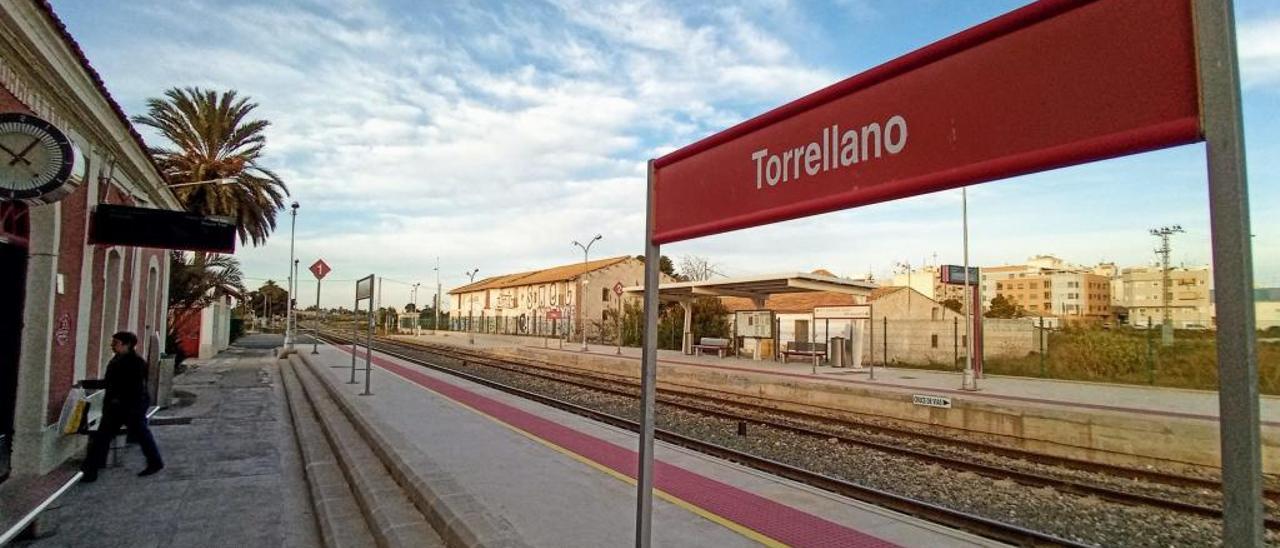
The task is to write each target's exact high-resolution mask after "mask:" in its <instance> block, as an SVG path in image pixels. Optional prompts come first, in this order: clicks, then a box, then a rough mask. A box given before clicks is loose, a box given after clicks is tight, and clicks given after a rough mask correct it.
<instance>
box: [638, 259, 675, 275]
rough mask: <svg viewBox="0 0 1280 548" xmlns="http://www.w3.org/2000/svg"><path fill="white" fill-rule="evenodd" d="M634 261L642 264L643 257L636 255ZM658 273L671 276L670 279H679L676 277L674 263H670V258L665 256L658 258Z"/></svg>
mask: <svg viewBox="0 0 1280 548" xmlns="http://www.w3.org/2000/svg"><path fill="white" fill-rule="evenodd" d="M636 259H638V260H639V261H640V262H644V255H636ZM658 272H661V273H663V274H666V275H668V276H671V277H672V278H677V279H679V276H677V275H676V265H675V263H673V262H671V257H668V256H666V255H660V256H659V259H658Z"/></svg>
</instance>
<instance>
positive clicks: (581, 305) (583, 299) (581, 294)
mask: <svg viewBox="0 0 1280 548" xmlns="http://www.w3.org/2000/svg"><path fill="white" fill-rule="evenodd" d="M602 237H603V236H601V235H599V234H596V237H595V238H592V239H591V241H589V242H587V245H582V244H580V243H578V241H577V240H574V241H573V245H576V246H578V247H580V248H582V274H579V275H578V280H579V287H580V289H579V291H578V329H579V330H580V331H582V351H583V352H586V351H587V321H586V316H587V254H588V253H591V245H592V244H594V243H596V241H597V240H599V239H600V238H602Z"/></svg>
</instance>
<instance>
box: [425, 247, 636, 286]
mask: <svg viewBox="0 0 1280 548" xmlns="http://www.w3.org/2000/svg"><path fill="white" fill-rule="evenodd" d="M630 258H631V257H628V256H626V255H624V256H621V257H612V258H609V259H598V260H595V261H591V262H588V263H585V264H584V263H573V264H567V265H562V266H553V267H551V268H544V269H542V270H531V271H528V272H517V273H515V274H503V275H500V276H490V277H488V278H485V279H483V280H480V281H478V282H475V283H471V284H467V285H464V286H461V287H455V288H453V289H450V290H449V294H454V293H468V292H471V291H481V290H484V289H499V288H503V287H516V286H521V285H533V284H545V283H551V282H563V281H566V280H572V279H574V278H577V277H578V276H580V275H582V274H583V273H585V272H591V271H593V270H600V269H601V268H608V267H610V266H613V265H615V264H618V263H621V262H623V261H626V260H627V259H630Z"/></svg>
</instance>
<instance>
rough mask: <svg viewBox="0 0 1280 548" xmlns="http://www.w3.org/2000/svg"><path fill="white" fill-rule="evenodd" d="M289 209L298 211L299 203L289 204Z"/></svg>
mask: <svg viewBox="0 0 1280 548" xmlns="http://www.w3.org/2000/svg"><path fill="white" fill-rule="evenodd" d="M289 207H291V208H293V210H294V211H297V210H298V202H294V203H292V204H289Z"/></svg>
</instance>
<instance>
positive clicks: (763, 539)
mask: <svg viewBox="0 0 1280 548" xmlns="http://www.w3.org/2000/svg"><path fill="white" fill-rule="evenodd" d="M382 369H383V370H384V371H386V372H387V373H390V374H392V375H395V376H397V377H400V379H401V380H403V381H405V382H407V383H409V384H411V385H413V386H417V387H418V388H421V389H423V390H427V391H430V392H432V393H434V394H436V395H437V396H440V397H442V398H444V399H446V400H449V401H451V402H453V403H455V404H457V405H459V406H461V407H464V408H466V409H468V410H470V411H471V412H472V413H475V414H477V415H480V416H482V417H484V418H487V419H489V420H491V421H493V422H495V423H498V424H499V425H501V426H502V427H504V428H506V429H508V430H511V431H513V432H516V433H518V434H520V435H522V436H524V437H526V438H529V439H531V440H533V441H535V442H538V443H540V444H542V445H544V446H546V447H549V448H551V449H553V450H555V451H557V452H559V453H562V454H564V455H566V456H568V457H569V458H572V459H574V460H576V461H578V462H581V463H583V464H585V465H587V466H590V467H592V468H595V469H596V470H599V471H601V472H604V473H605V474H608V475H610V476H613V477H614V478H616V479H618V480H620V481H623V482H625V483H627V484H630V485H635V484H636V480H635V479H634V478H632V477H631V476H628V475H626V474H623V473H622V472H619V471H617V470H614V469H612V468H609V467H608V466H605V465H603V464H600V463H598V462H596V461H594V460H591V459H590V458H587V457H586V456H584V455H581V454H579V453H576V452H574V451H572V450H570V449H568V448H566V447H563V446H561V445H559V444H556V443H554V442H551V441H549V440H546V439H543V438H541V437H539V436H538V435H537V434H534V433H533V432H529V431H527V430H524V429H522V428H519V427H516V426H514V425H512V424H509V423H507V422H506V421H503V420H502V419H499V418H498V417H495V416H493V415H490V414H488V413H485V412H484V411H481V410H479V409H476V408H474V407H472V406H470V405H468V404H466V403H464V402H461V401H458V400H456V399H454V398H451V397H449V396H446V395H444V394H442V393H440V392H439V391H436V390H433V389H431V388H428V387H426V386H422V385H420V384H418V383H416V382H414V381H413V380H412V379H409V378H407V377H405V376H404V375H401V374H399V373H397V372H395V371H391V370H389V369H387V368H385V367H384V368H382ZM437 380H439V379H437ZM441 382H444V381H441ZM459 388H461V387H459ZM464 390H465V389H464ZM606 443H607V442H606ZM653 492H654V493H656V494H657V495H658V497H659V498H661V499H663V500H665V501H667V502H669V503H671V504H674V505H676V506H678V507H680V508H683V509H685V510H688V511H689V512H692V513H694V514H697V515H699V516H702V517H703V518H705V519H707V520H708V521H711V522H712V523H716V524H718V525H720V526H722V527H724V528H726V529H729V530H730V531H733V532H735V533H738V534H739V535H742V536H744V537H746V538H748V539H751V540H753V541H755V542H758V543H760V544H762V545H764V546H769V547H771V548H781V547H785V546H788V545H787V544H786V543H783V542H780V541H778V540H776V539H773V538H771V537H769V536H766V535H764V534H763V533H761V532H759V531H756V530H755V529H752V528H750V527H747V526H746V525H743V524H741V523H738V522H736V521H733V520H731V519H729V518H726V517H724V516H721V515H720V514H717V513H715V512H712V511H710V510H707V509H706V508H703V507H701V506H698V505H696V504H693V503H691V502H689V501H686V500H684V499H682V498H680V497H677V496H675V495H672V494H671V493H668V492H666V491H663V490H662V489H658V488H656V487H655V488H654V489H653Z"/></svg>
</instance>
